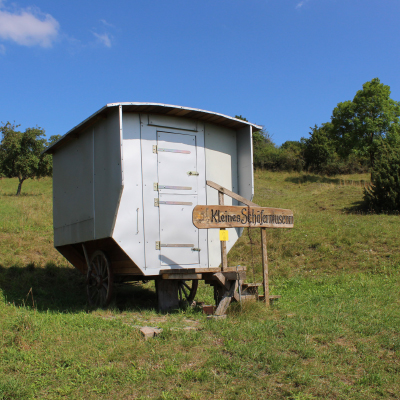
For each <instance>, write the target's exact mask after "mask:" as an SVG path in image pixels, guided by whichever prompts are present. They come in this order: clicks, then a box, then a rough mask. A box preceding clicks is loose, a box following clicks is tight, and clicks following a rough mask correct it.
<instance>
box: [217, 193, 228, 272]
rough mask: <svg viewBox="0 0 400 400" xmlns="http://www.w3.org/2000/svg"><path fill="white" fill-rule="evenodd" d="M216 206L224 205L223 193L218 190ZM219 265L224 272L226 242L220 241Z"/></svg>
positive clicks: (226, 265)
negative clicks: (220, 264)
mask: <svg viewBox="0 0 400 400" xmlns="http://www.w3.org/2000/svg"><path fill="white" fill-rule="evenodd" d="M218 204H219V205H220V206H223V205H224V193H223V192H221V191H220V190H218ZM223 229H225V228H223ZM221 263H222V271H225V270H226V269H227V268H228V256H227V254H226V242H224V241H221Z"/></svg>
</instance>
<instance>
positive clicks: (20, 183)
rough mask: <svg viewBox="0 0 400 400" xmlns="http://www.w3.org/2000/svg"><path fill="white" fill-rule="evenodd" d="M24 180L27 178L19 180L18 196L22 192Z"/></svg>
mask: <svg viewBox="0 0 400 400" xmlns="http://www.w3.org/2000/svg"><path fill="white" fill-rule="evenodd" d="M24 180H25V179H20V180H19V184H18V189H17V196H19V195H20V194H21V187H22V182H23V181H24Z"/></svg>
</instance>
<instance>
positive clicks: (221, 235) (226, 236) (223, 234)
mask: <svg viewBox="0 0 400 400" xmlns="http://www.w3.org/2000/svg"><path fill="white" fill-rule="evenodd" d="M219 240H220V241H221V242H227V241H228V240H229V232H228V231H227V230H226V229H220V230H219Z"/></svg>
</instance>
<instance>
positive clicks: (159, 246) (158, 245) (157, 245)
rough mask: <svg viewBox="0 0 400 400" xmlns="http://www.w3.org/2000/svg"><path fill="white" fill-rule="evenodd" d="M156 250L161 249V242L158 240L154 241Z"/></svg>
mask: <svg viewBox="0 0 400 400" xmlns="http://www.w3.org/2000/svg"><path fill="white" fill-rule="evenodd" d="M156 250H161V243H160V242H156Z"/></svg>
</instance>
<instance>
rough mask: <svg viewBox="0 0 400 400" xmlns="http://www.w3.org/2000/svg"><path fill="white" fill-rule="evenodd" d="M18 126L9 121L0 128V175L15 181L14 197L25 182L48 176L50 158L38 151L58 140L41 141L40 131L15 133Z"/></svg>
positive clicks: (50, 171)
mask: <svg viewBox="0 0 400 400" xmlns="http://www.w3.org/2000/svg"><path fill="white" fill-rule="evenodd" d="M18 126H19V125H17V126H16V125H14V124H11V123H10V122H7V123H6V124H3V126H0V132H1V134H2V140H1V143H0V172H1V174H2V175H3V176H5V177H7V178H18V180H19V184H18V189H17V193H16V194H17V196H19V195H20V193H21V188H22V184H23V182H24V181H25V180H26V179H29V178H31V179H33V178H41V177H44V176H50V175H51V174H52V172H53V164H52V157H51V155H44V154H42V152H43V151H44V150H45V149H46V147H47V146H48V145H49V144H52V143H54V142H55V141H56V140H58V138H59V137H60V136H59V135H56V136H52V137H51V138H50V141H49V142H48V141H47V140H46V139H45V138H44V130H43V129H41V128H39V127H36V128H27V129H26V130H25V132H20V131H17V130H16V128H18Z"/></svg>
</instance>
